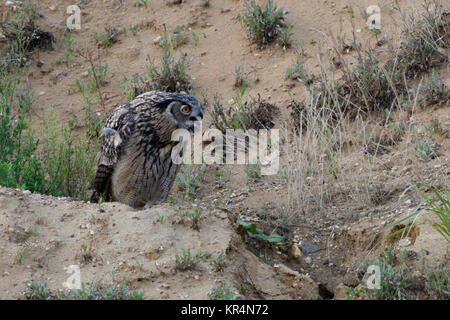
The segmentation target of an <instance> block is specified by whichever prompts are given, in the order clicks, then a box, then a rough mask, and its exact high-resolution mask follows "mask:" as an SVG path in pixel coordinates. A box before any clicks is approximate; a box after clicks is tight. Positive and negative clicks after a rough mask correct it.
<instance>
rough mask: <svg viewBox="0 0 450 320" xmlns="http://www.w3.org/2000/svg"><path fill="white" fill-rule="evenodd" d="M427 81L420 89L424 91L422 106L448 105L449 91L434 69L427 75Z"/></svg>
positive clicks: (449, 101)
mask: <svg viewBox="0 0 450 320" xmlns="http://www.w3.org/2000/svg"><path fill="white" fill-rule="evenodd" d="M427 78H428V81H426V83H425V86H423V87H422V88H421V89H422V90H423V91H424V95H423V98H422V99H423V100H422V105H423V106H429V105H435V104H438V105H447V106H448V105H450V90H449V88H447V86H446V84H445V82H444V81H442V80H440V79H439V77H438V74H437V72H436V70H435V69H432V70H431V73H430V74H429V75H428V77H427Z"/></svg>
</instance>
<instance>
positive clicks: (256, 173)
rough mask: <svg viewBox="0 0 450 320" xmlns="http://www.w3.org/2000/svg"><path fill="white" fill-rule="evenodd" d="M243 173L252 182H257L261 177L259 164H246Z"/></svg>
mask: <svg viewBox="0 0 450 320" xmlns="http://www.w3.org/2000/svg"><path fill="white" fill-rule="evenodd" d="M244 172H245V173H246V174H247V177H248V178H249V179H251V180H254V181H256V180H259V179H261V177H262V175H261V165H260V164H246V165H245V168H244Z"/></svg>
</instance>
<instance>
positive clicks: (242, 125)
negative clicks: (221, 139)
mask: <svg viewBox="0 0 450 320" xmlns="http://www.w3.org/2000/svg"><path fill="white" fill-rule="evenodd" d="M244 93H245V86H244V87H242V88H241V90H240V91H239V93H238V94H237V96H236V98H235V99H234V100H235V106H234V108H229V109H228V110H224V107H223V105H222V103H221V101H220V99H219V98H218V97H217V96H214V98H213V99H214V103H213V108H212V111H211V117H212V122H213V124H214V126H215V128H217V129H219V130H220V131H222V132H223V133H225V132H226V130H227V129H234V130H237V129H242V130H248V129H270V128H272V127H273V126H274V123H273V118H274V113H275V112H276V110H277V107H276V106H274V105H273V104H271V103H269V102H267V101H265V100H264V99H262V98H261V96H259V95H258V99H255V98H253V97H250V101H246V102H244V101H243V96H244Z"/></svg>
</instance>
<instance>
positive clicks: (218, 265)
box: [211, 250, 228, 272]
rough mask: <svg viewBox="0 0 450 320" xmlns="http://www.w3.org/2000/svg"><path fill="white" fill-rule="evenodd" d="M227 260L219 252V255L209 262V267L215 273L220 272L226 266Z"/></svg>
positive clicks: (225, 256) (224, 255) (221, 252)
mask: <svg viewBox="0 0 450 320" xmlns="http://www.w3.org/2000/svg"><path fill="white" fill-rule="evenodd" d="M227 259H228V258H227V255H226V254H225V253H224V252H223V250H221V251H220V253H219V255H218V256H217V257H215V258H213V259H212V260H211V265H212V266H213V267H214V270H215V271H216V272H222V271H223V270H224V269H225V268H226V266H227V264H228V263H227Z"/></svg>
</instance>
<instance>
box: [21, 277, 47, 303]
mask: <svg viewBox="0 0 450 320" xmlns="http://www.w3.org/2000/svg"><path fill="white" fill-rule="evenodd" d="M27 289H28V292H27V293H26V294H25V295H26V297H27V298H28V299H30V300H50V299H52V298H53V296H52V294H51V293H50V291H49V290H48V289H47V283H46V282H45V281H44V280H43V279H41V280H39V281H38V282H31V283H27Z"/></svg>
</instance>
